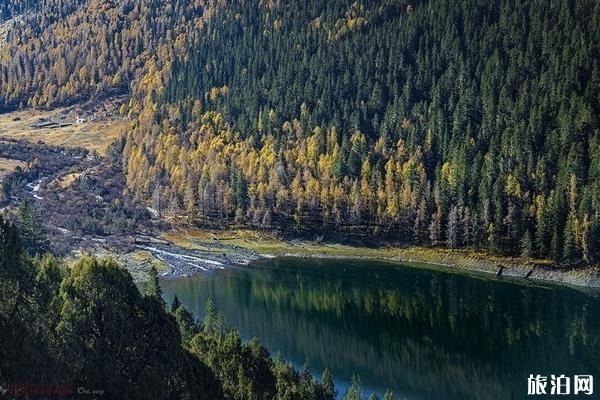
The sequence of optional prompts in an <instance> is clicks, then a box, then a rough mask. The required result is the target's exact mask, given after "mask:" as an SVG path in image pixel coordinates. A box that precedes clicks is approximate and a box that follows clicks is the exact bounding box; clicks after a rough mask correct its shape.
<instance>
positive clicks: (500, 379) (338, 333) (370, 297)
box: [195, 263, 600, 398]
mask: <svg viewBox="0 0 600 400" xmlns="http://www.w3.org/2000/svg"><path fill="white" fill-rule="evenodd" d="M292 264H293V263H292ZM334 264H335V263H334ZM286 268H289V269H290V271H292V270H293V273H290V271H288V273H287V274H286V271H285V269H286ZM314 268H317V267H316V266H315V267H307V266H303V267H302V268H298V266H294V265H287V266H286V267H285V268H282V267H281V266H280V267H278V268H276V269H256V270H252V271H250V272H248V273H246V274H244V276H243V278H241V277H240V276H239V274H230V275H228V276H227V277H226V278H225V279H222V280H219V285H218V286H217V285H214V282H213V283H211V284H207V285H206V287H204V288H203V290H204V291H205V293H210V294H211V295H212V296H213V297H215V298H216V299H217V304H219V306H220V307H221V308H222V309H223V310H224V311H225V313H226V315H227V316H228V318H229V320H230V321H231V323H232V324H233V325H236V326H238V327H240V328H241V330H242V332H243V333H248V334H251V335H257V336H259V337H260V338H261V340H263V342H265V343H266V344H267V345H268V347H269V348H271V349H283V350H284V351H285V352H286V353H287V354H289V356H290V357H293V358H295V359H296V360H297V361H299V362H304V361H308V362H309V364H310V365H311V367H313V368H316V369H322V368H324V367H325V366H329V367H330V368H332V370H333V371H334V373H336V375H338V376H342V377H349V376H350V375H351V374H352V373H354V372H357V370H358V371H360V374H361V377H362V379H363V382H364V383H366V384H373V385H377V386H383V387H386V386H387V387H393V388H397V390H399V391H401V392H402V393H405V394H418V395H421V396H425V397H430V398H437V397H439V396H440V395H441V394H442V393H443V395H444V396H445V397H460V398H462V397H474V398H486V397H489V398H507V397H510V394H509V393H521V392H522V382H523V380H524V379H525V377H526V376H527V375H528V374H529V373H537V372H539V373H543V372H544V371H548V372H549V373H556V372H559V373H569V371H573V373H582V372H583V371H589V373H593V371H591V370H590V368H597V366H598V365H600V362H599V358H598V357H599V355H600V351H599V350H600V344H599V342H598V334H599V333H600V327H599V320H598V318H599V317H598V315H595V314H593V313H590V312H589V310H590V309H592V310H593V309H597V308H598V305H599V303H598V300H597V299H594V298H591V297H586V296H584V295H581V294H579V293H577V292H574V291H569V290H547V289H541V288H533V287H528V286H517V285H507V284H501V283H497V282H490V281H484V280H477V279H469V278H464V277H460V276H452V275H446V274H440V273H430V272H423V271H413V270H402V271H399V270H397V269H393V268H388V271H386V270H385V269H382V268H381V266H379V267H377V266H372V268H373V269H375V270H376V271H377V276H376V277H374V276H371V277H369V279H365V277H364V276H363V275H360V276H359V275H357V271H354V270H353V269H352V268H351V267H344V268H341V267H340V266H339V265H338V266H337V267H336V265H333V266H331V265H329V266H327V272H323V271H320V272H319V271H314ZM318 268H323V266H318ZM363 268H364V266H363ZM282 269H283V271H282ZM363 271H364V270H363ZM283 274H285V275H283ZM195 289H198V287H196V288H195ZM595 366H596V367H595ZM448 390H450V391H451V392H450V393H448ZM486 394H488V395H489V396H488V395H486Z"/></svg>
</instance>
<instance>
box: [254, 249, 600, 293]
mask: <svg viewBox="0 0 600 400" xmlns="http://www.w3.org/2000/svg"><path fill="white" fill-rule="evenodd" d="M267 256H268V257H263V258H261V259H266V258H285V257H291V258H314V259H331V260H374V261H386V262H389V263H392V264H394V265H396V266H407V267H409V268H417V269H427V270H434V271H440V272H446V273H459V274H464V275H477V276H480V277H484V278H486V279H493V278H494V277H496V279H498V280H502V279H505V280H506V281H507V282H510V283H513V284H514V283H518V282H529V283H540V284H544V285H556V286H562V287H570V288H573V289H577V290H585V289H589V290H592V291H596V290H600V269H598V268H596V267H586V268H580V269H575V270H574V269H571V270H563V271H561V270H558V269H553V268H535V269H534V270H533V271H532V268H531V267H526V266H525V265H524V264H523V265H517V264H513V265H511V266H509V267H506V266H502V274H501V275H498V269H499V266H498V265H491V264H486V263H485V262H482V263H480V264H478V265H467V263H460V262H451V263H448V262H432V261H427V260H423V259H419V258H403V257H392V258H390V257H376V256H334V255H327V254H306V253H286V254H283V255H277V256H275V255H267ZM530 272H531V274H529V273H530ZM528 274H529V275H528Z"/></svg>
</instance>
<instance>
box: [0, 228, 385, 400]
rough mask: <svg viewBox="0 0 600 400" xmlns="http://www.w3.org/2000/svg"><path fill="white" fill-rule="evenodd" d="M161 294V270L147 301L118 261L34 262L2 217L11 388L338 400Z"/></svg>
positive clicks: (328, 389) (0, 309) (328, 381)
mask: <svg viewBox="0 0 600 400" xmlns="http://www.w3.org/2000/svg"><path fill="white" fill-rule="evenodd" d="M161 295H162V293H161V289H160V286H159V284H158V275H157V273H156V270H153V274H151V280H150V283H149V284H148V287H147V293H146V294H145V295H142V294H140V292H139V291H138V288H137V287H136V286H135V284H134V282H133V279H132V278H131V275H130V274H129V273H128V272H127V271H126V270H125V269H124V268H121V267H120V266H119V265H117V264H116V263H115V262H114V261H111V260H97V259H94V258H92V257H89V256H88V257H84V258H82V259H80V260H79V261H77V262H76V263H75V265H74V266H72V268H68V267H67V266H66V265H65V264H64V263H63V262H61V261H59V260H57V259H55V258H53V257H52V256H50V255H46V256H44V257H42V258H39V257H36V258H31V257H30V256H29V255H28V254H27V253H26V252H25V251H24V250H23V248H22V246H21V241H20V239H19V236H18V234H17V229H16V228H15V227H14V226H13V225H11V224H10V223H8V222H5V221H4V220H3V219H2V218H1V217H0V378H1V379H2V382H3V388H4V390H5V391H7V392H8V396H10V397H11V398H30V397H35V396H45V398H58V397H73V396H75V397H80V396H81V395H82V393H81V392H78V390H80V389H79V388H84V389H85V390H88V391H89V392H90V393H87V395H88V396H87V397H90V398H109V399H120V398H126V399H148V398H153V399H206V400H217V399H231V400H233V399H240V400H242V399H248V398H252V399H265V400H266V399H274V398H281V399H314V400H334V398H335V395H336V392H335V388H334V386H333V380H332V376H331V374H330V373H329V371H328V370H326V371H325V372H324V374H323V379H322V383H319V382H317V381H316V380H315V379H313V377H312V376H311V375H310V373H308V371H303V372H302V373H299V372H298V371H296V370H295V369H294V368H293V367H292V366H291V364H290V363H289V362H287V361H285V360H283V359H282V358H281V357H276V358H275V359H273V358H272V357H271V356H270V355H269V353H268V351H267V350H266V349H265V347H263V346H262V345H261V344H260V343H259V342H258V340H256V339H254V340H252V341H250V342H248V343H243V342H242V340H241V338H240V334H239V332H237V331H235V330H233V329H231V328H228V327H227V325H226V324H225V321H224V319H223V317H222V315H221V314H219V313H217V311H216V310H215V309H214V305H213V304H212V302H209V303H208V304H207V307H206V312H205V316H204V319H203V320H202V321H197V320H196V319H195V318H194V316H193V315H192V314H191V313H190V312H189V311H188V310H187V309H186V308H185V307H184V306H182V305H181V304H180V303H178V302H177V301H176V302H174V303H173V305H172V306H171V307H170V308H168V307H166V305H165V304H164V302H163V299H162V296H161ZM352 390H354V391H358V390H359V388H358V387H357V386H355V387H353V388H351V390H350V393H352ZM354 398H356V397H348V399H354ZM387 398H390V399H391V396H388V397H387Z"/></svg>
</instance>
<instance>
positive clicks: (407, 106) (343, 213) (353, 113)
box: [125, 0, 600, 262]
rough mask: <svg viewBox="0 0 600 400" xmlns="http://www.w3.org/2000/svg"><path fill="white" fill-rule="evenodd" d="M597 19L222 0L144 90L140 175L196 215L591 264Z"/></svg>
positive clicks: (138, 182)
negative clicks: (199, 31)
mask: <svg viewBox="0 0 600 400" xmlns="http://www.w3.org/2000/svg"><path fill="white" fill-rule="evenodd" d="M599 22H600V5H599V2H597V1H583V2H560V3H553V4H552V5H551V7H547V5H546V4H545V3H540V2H535V1H524V2H523V1H521V2H513V1H508V0H505V1H501V2H493V3H489V2H483V1H437V0H431V1H422V2H410V3H409V2H399V1H385V2H375V1H360V2H358V1H357V2H354V3H349V2H347V1H339V0H338V1H328V2H324V1H319V0H313V1H308V2H303V3H302V4H295V3H288V2H263V1H244V2H240V1H232V2H229V3H228V4H227V7H226V8H225V9H224V10H222V12H221V13H219V14H218V15H215V17H214V18H213V19H211V21H210V23H209V24H207V26H206V27H205V30H204V31H203V32H202V34H200V35H199V36H200V37H201V38H203V39H201V40H198V41H197V42H190V43H192V44H193V46H191V47H190V48H189V49H187V52H186V54H185V55H184V56H183V57H182V58H180V59H177V60H175V61H174V62H173V63H172V64H170V68H168V69H166V70H163V71H154V72H152V73H151V74H149V75H147V76H146V79H145V82H146V84H145V85H142V86H140V87H138V88H137V89H138V90H137V91H136V92H135V93H134V96H133V99H132V102H131V109H132V113H133V114H134V115H138V116H139V117H138V118H137V120H136V127H135V128H134V129H133V131H132V132H130V134H129V138H128V139H129V140H128V146H127V148H126V154H125V159H126V161H127V163H128V169H129V173H128V180H129V185H130V187H131V188H132V190H133V191H134V192H135V193H137V194H138V195H139V196H141V197H145V198H147V199H153V200H154V203H155V205H156V206H158V205H159V204H160V205H162V206H163V207H164V206H165V205H166V206H168V208H169V209H170V212H172V213H181V212H187V213H189V214H190V215H192V216H194V217H195V218H197V219H198V220H199V221H203V222H205V223H206V222H210V221H215V220H216V221H221V222H223V221H225V222H226V221H231V222H233V221H234V220H235V221H237V222H238V223H245V224H251V225H254V226H256V227H271V226H276V227H281V228H284V229H290V228H293V227H294V226H295V227H296V228H299V229H301V230H305V231H306V230H309V231H313V232H322V231H326V232H327V231H350V232H354V233H362V234H367V235H369V236H370V235H373V234H374V235H381V236H386V237H391V238H394V239H396V240H401V241H404V242H408V243H418V244H433V245H438V244H442V243H443V244H446V245H448V246H450V247H461V246H467V247H478V248H486V249H490V250H492V251H499V252H504V253H510V254H521V253H523V254H525V255H528V254H537V255H540V256H551V257H553V258H555V259H557V260H565V261H570V262H571V261H576V260H580V259H582V258H583V259H585V260H590V259H591V257H593V256H594V255H593V254H592V253H594V254H595V253H597V251H598V245H597V243H598V223H599V210H600V180H599V179H600V165H599V163H600V134H599V121H598V118H597V115H598V111H600V97H599V93H600V90H599V89H600V75H599V74H600V65H599V57H598V54H600V51H599V50H600V49H599V43H600V28H599V27H600V23H599ZM153 82H154V83H153ZM156 82H159V83H156ZM165 82H166V85H165V84H164V83H165ZM159 200H160V201H159ZM590 244H591V245H590Z"/></svg>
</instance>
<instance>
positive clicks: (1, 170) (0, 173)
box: [0, 157, 27, 180]
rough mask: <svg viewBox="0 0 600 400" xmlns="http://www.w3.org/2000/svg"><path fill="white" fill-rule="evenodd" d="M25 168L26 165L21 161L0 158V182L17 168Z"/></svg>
mask: <svg viewBox="0 0 600 400" xmlns="http://www.w3.org/2000/svg"><path fill="white" fill-rule="evenodd" d="M26 166H27V164H26V163H24V162H23V161H19V160H12V159H10V158H2V157H0V180H1V179H2V178H4V177H5V176H6V175H8V174H10V173H12V172H13V171H14V170H15V169H16V168H17V167H21V168H25V167H26Z"/></svg>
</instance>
